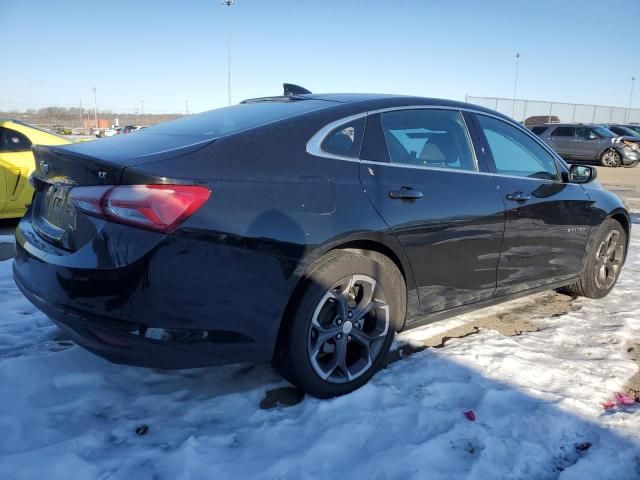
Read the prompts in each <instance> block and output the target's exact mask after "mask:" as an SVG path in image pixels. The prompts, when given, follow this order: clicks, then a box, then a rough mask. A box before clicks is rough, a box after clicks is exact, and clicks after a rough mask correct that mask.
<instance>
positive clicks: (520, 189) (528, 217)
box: [476, 115, 591, 296]
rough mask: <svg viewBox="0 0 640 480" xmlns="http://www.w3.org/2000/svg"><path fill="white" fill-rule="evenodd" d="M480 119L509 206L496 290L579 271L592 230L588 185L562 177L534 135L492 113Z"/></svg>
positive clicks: (521, 288) (505, 290)
mask: <svg viewBox="0 0 640 480" xmlns="http://www.w3.org/2000/svg"><path fill="white" fill-rule="evenodd" d="M476 120H477V121H478V123H479V125H480V127H481V129H482V133H483V137H482V138H481V141H482V142H483V143H485V144H486V152H487V157H488V161H489V162H490V163H491V164H492V168H493V169H494V170H495V172H496V175H495V181H496V184H497V186H498V188H499V189H500V192H501V195H502V199H503V202H504V206H505V217H506V224H505V233H504V242H503V246H502V252H501V255H500V261H499V264H498V276H497V288H496V296H501V295H505V294H509V293H516V292H519V291H524V290H528V289H531V288H536V287H539V286H542V285H547V284H552V283H554V282H559V281H562V280H565V279H568V278H572V277H575V276H576V275H577V273H578V272H579V269H580V264H581V261H582V257H583V255H584V250H585V246H586V242H587V239H588V235H589V224H590V213H589V207H590V204H591V203H590V200H589V198H588V196H587V194H586V192H585V190H584V188H582V187H581V186H580V185H577V184H571V183H565V182H564V181H563V180H562V177H561V174H560V173H559V172H558V167H559V166H560V165H559V162H558V161H556V160H555V158H554V157H553V155H552V154H551V153H550V152H548V151H547V150H545V149H544V148H543V146H542V145H541V144H540V143H539V142H538V140H537V139H535V137H533V135H529V134H527V133H525V131H524V130H520V129H518V128H517V127H515V126H512V125H510V124H508V123H507V122H504V121H503V120H501V119H497V118H493V117H490V116H485V115H476Z"/></svg>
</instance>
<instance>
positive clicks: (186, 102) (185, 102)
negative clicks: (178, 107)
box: [184, 100, 189, 115]
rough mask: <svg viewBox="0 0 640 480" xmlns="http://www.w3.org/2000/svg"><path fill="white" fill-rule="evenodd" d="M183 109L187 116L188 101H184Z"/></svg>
mask: <svg viewBox="0 0 640 480" xmlns="http://www.w3.org/2000/svg"><path fill="white" fill-rule="evenodd" d="M184 109H185V111H186V114H187V115H189V100H185V101H184Z"/></svg>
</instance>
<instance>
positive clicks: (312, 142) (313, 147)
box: [306, 105, 569, 184]
mask: <svg viewBox="0 0 640 480" xmlns="http://www.w3.org/2000/svg"><path fill="white" fill-rule="evenodd" d="M397 110H455V111H459V112H469V113H473V114H476V115H485V116H487V117H493V118H495V119H496V120H500V121H502V122H504V123H506V124H507V125H511V126H513V127H515V128H517V129H519V130H520V131H522V132H524V133H525V134H526V135H528V136H529V137H530V138H532V139H533V140H534V141H535V142H536V143H538V145H540V146H541V147H542V148H543V150H545V151H546V152H547V153H549V154H550V155H551V156H552V157H553V158H555V159H556V160H558V163H559V164H560V166H561V167H562V170H563V171H564V172H565V173H568V172H569V170H568V168H567V166H566V164H565V161H564V160H563V159H562V157H560V156H559V155H558V154H557V153H556V152H555V151H554V150H552V149H551V147H549V145H547V144H546V143H545V142H544V141H542V140H541V139H540V138H539V137H538V136H537V135H536V134H534V133H533V132H531V131H530V130H529V129H528V128H526V127H524V126H522V125H520V124H519V123H517V122H515V121H513V120H511V121H510V120H506V119H504V118H503V117H501V116H499V115H495V114H492V113H489V112H483V111H481V110H476V109H475V108H468V107H452V106H449V105H402V106H398V107H387V108H379V109H376V110H368V111H366V112H360V113H356V114H354V115H350V116H348V117H343V118H341V119H338V120H335V121H333V122H331V123H329V124H327V125H325V126H324V127H322V128H321V129H320V130H318V131H317V132H316V133H315V134H314V135H313V136H312V137H311V138H310V139H309V141H308V142H307V145H306V151H307V153H308V154H310V155H314V156H316V157H323V158H331V159H335V160H345V161H348V162H358V163H367V164H374V165H388V166H391V167H396V168H415V169H418V170H444V171H447V172H466V173H476V174H480V175H493V176H496V177H506V178H523V179H528V180H537V181H540V180H544V179H541V178H531V177H519V176H517V175H504V174H500V173H493V172H481V171H480V170H479V165H477V164H476V166H477V168H478V170H457V169H453V168H439V167H427V166H420V165H403V164H400V163H390V162H376V161H372V160H366V159H362V158H358V157H346V156H343V155H335V154H332V153H328V152H325V151H324V150H322V149H321V148H320V145H322V142H323V141H324V138H325V137H326V136H327V135H328V134H329V132H331V130H333V129H334V128H337V127H339V126H340V125H342V124H345V123H349V122H352V121H354V120H358V119H360V118H363V117H367V116H368V115H375V114H377V113H385V112H393V111H397ZM462 120H463V122H464V124H465V128H467V132H468V134H469V141H470V142H471V149H472V154H473V155H474V158H476V156H475V145H474V143H473V138H472V137H471V132H469V131H468V125H467V122H466V120H465V119H464V117H463V118H462ZM476 162H477V158H476ZM558 173H561V172H558ZM559 176H560V177H561V175H559ZM547 181H549V182H557V183H563V184H565V182H564V181H562V179H561V178H560V179H558V180H550V179H548V180H547Z"/></svg>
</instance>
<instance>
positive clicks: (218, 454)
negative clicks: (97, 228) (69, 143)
mask: <svg viewBox="0 0 640 480" xmlns="http://www.w3.org/2000/svg"><path fill="white" fill-rule="evenodd" d="M639 279H640V231H637V229H636V231H635V232H634V233H633V238H632V250H631V254H630V258H629V260H628V262H627V265H626V268H625V271H624V273H623V276H622V278H621V280H620V282H619V283H618V286H617V287H616V289H615V290H614V292H613V293H612V294H611V295H610V296H609V297H607V298H605V299H603V300H600V301H591V300H585V299H579V300H576V302H575V306H576V307H578V309H577V310H575V311H573V312H571V313H568V314H566V315H563V316H560V317H557V318H544V319H541V320H536V321H535V322H536V324H537V325H538V326H539V327H540V328H541V330H540V331H538V332H532V333H524V334H522V335H520V336H516V337H506V336H503V335H500V334H499V333H497V332H495V331H492V330H486V331H485V330H483V331H481V332H480V333H479V334H476V335H471V336H468V337H465V338H461V339H453V340H450V341H448V342H447V343H446V345H445V346H444V347H443V348H439V349H427V350H425V351H423V352H421V353H417V354H415V355H412V356H410V357H408V358H406V359H404V360H402V361H399V362H396V363H394V364H392V365H390V366H389V367H388V368H387V369H386V370H384V371H382V372H381V373H379V374H378V375H377V376H376V377H375V378H374V379H373V380H372V382H371V383H370V384H369V385H367V386H365V387H363V388H362V389H360V390H358V391H356V392H354V393H353V394H351V395H348V396H345V397H342V398H337V399H334V400H329V401H319V400H315V399H313V398H308V397H307V398H305V399H304V401H303V402H302V403H300V404H298V405H295V406H292V407H287V408H282V407H281V408H275V409H272V410H261V409H259V407H258V406H259V403H260V400H261V399H262V398H263V397H264V395H265V392H266V391H267V390H269V389H272V388H275V387H278V386H282V385H284V382H283V381H282V380H280V379H279V378H278V376H277V375H276V374H275V372H274V371H273V370H272V369H271V368H270V367H269V366H268V365H254V366H251V365H240V366H229V367H221V368H220V367H219V368H209V369H201V370H190V371H178V372H160V371H152V370H145V369H138V368H133V367H123V366H119V365H112V364H110V363H108V362H106V361H104V360H102V359H100V358H98V357H95V356H93V355H92V354H90V353H87V352H85V351H84V350H82V349H80V348H78V347H75V346H73V345H71V344H70V343H69V342H67V341H65V339H64V338H63V337H61V336H60V333H59V331H58V330H57V329H56V328H55V327H54V326H53V325H52V324H50V323H49V321H48V320H47V319H46V318H45V317H44V316H43V315H42V314H41V313H39V312H37V311H36V310H35V309H34V308H33V307H32V306H31V305H30V304H29V303H28V302H27V301H26V300H24V299H23V298H22V296H21V295H20V293H19V292H18V290H17V288H16V287H15V285H14V284H13V281H12V279H11V262H10V261H4V262H0V479H44V478H47V479H57V478H60V479H65V480H72V479H83V480H86V479H94V478H96V479H112V478H113V479H121V478H122V479H134V478H135V479H151V478H153V479H201V478H216V479H217V478H221V479H226V478H251V479H274V478H286V479H288V478H292V479H302V478H304V479H307V478H311V479H316V478H317V479H327V478H348V479H360V478H362V479H386V478H389V479H396V478H398V479H399V478H402V479H412V478H416V479H458V478H466V479H482V480H488V479H535V480H545V479H556V478H560V479H599V480H600V479H617V480H626V479H638V478H640V406H639V405H638V404H636V405H635V406H628V407H620V408H616V409H613V410H609V411H605V410H604V409H603V408H602V406H601V404H602V402H603V401H605V400H607V399H608V398H611V396H612V394H613V393H614V392H617V391H620V390H622V389H623V387H624V385H625V382H626V381H627V380H628V379H629V378H630V377H631V376H632V375H633V374H634V373H635V372H636V370H637V364H636V363H634V361H633V360H632V358H631V356H630V353H628V352H627V348H628V346H629V345H630V344H632V343H635V344H638V343H640V296H639V295H638V293H637V292H638V280H639ZM520 302H522V301H520ZM498 308H499V309H507V308H509V307H508V305H507V306H502V307H498ZM494 310H495V308H494ZM484 313H486V312H484ZM482 314H483V313H479V314H474V315H467V316H465V317H464V318H462V319H460V318H457V319H452V320H450V321H448V322H445V323H444V324H439V325H437V326H432V327H428V328H426V329H422V330H417V331H412V332H409V333H406V334H403V336H402V340H404V341H417V340H420V339H423V338H425V337H428V336H429V335H431V334H434V333H436V332H437V331H438V330H442V329H444V328H450V327H451V326H455V325H458V324H460V322H461V321H468V320H470V319H473V318H474V316H475V317H477V316H478V315H482ZM469 410H472V411H473V412H474V413H475V417H476V418H475V421H471V420H469V419H468V418H467V417H465V416H464V415H463V412H465V411H469ZM142 426H147V427H148V430H147V431H146V433H145V434H144V435H139V434H137V433H136V429H139V430H138V432H139V433H143V432H144V428H142Z"/></svg>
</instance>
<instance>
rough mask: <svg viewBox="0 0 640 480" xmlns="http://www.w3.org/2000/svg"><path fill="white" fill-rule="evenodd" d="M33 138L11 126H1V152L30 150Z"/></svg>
mask: <svg viewBox="0 0 640 480" xmlns="http://www.w3.org/2000/svg"><path fill="white" fill-rule="evenodd" d="M29 150H31V140H29V139H28V138H27V137H25V136H24V135H23V134H22V133H20V132H17V131H15V130H13V129H11V128H4V127H0V152H28V151H29Z"/></svg>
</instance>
